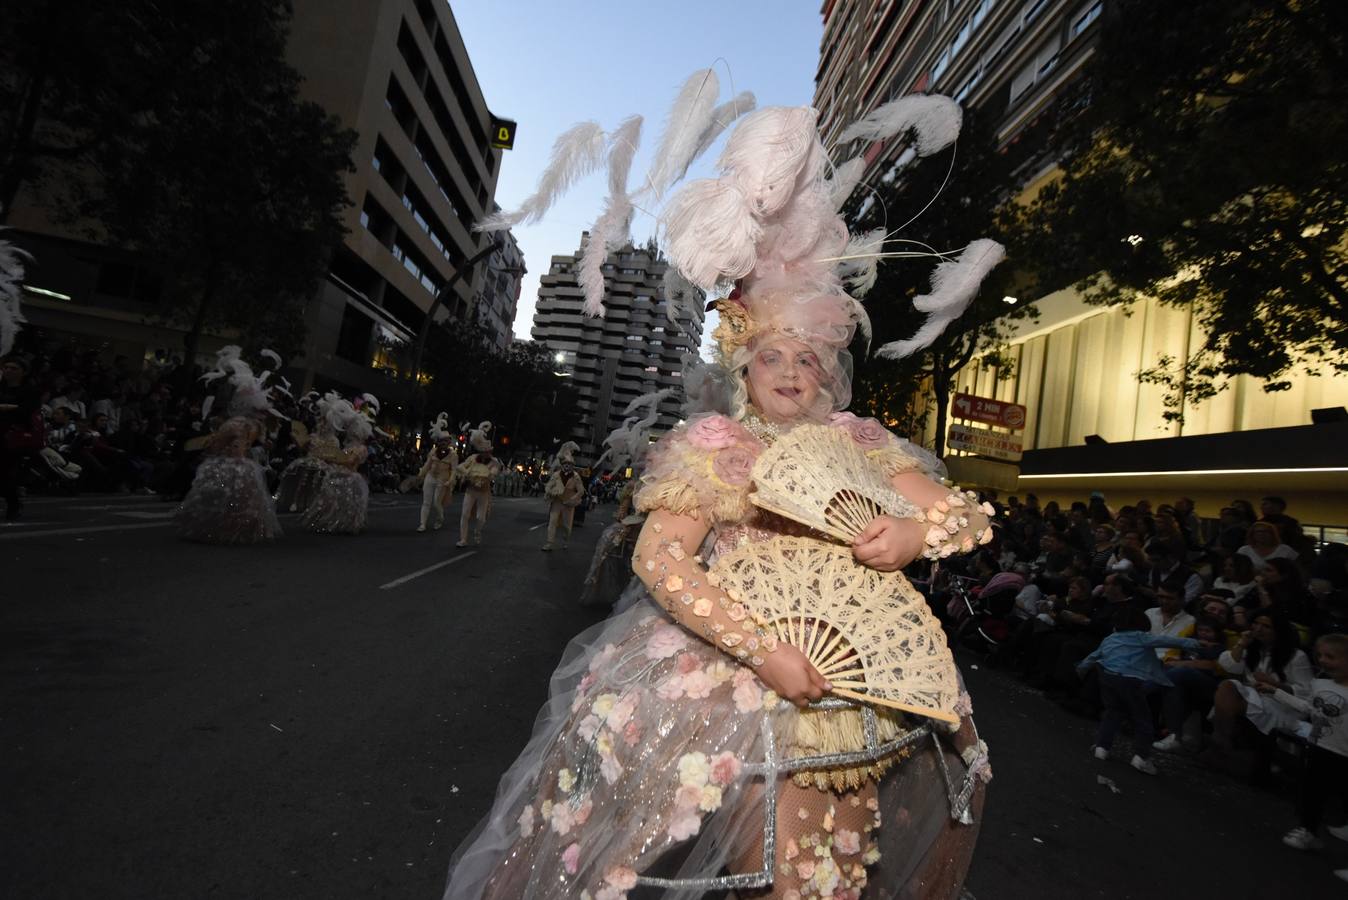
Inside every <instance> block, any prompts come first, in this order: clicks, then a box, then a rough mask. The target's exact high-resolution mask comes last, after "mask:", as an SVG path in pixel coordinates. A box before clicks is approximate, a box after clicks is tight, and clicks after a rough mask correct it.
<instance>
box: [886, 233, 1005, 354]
mask: <svg viewBox="0 0 1348 900" xmlns="http://www.w3.org/2000/svg"><path fill="white" fill-rule="evenodd" d="M1005 258H1006V249H1005V248H1004V247H1002V245H1001V244H999V243H997V242H996V241H993V240H989V239H987V238H979V239H978V240H976V241H973V242H971V243H970V244H969V246H967V247H965V248H964V252H963V253H961V254H960V255H959V258H958V259H954V260H947V261H945V262H943V263H941V264H939V265H938V266H937V267H936V269H935V271H933V272H932V275H931V293H930V294H922V295H921V296H918V297H914V298H913V308H914V309H917V310H919V311H921V312H925V313H929V315H928V316H927V321H926V322H924V323H922V327H921V328H919V329H918V330H917V333H916V334H914V335H913V336H912V337H910V338H908V339H907V340H903V341H891V342H890V343H888V344H885V345H884V346H883V347H881V348H880V349H879V350H878V351H876V355H877V356H881V357H884V358H885V359H902V358H904V357H905V356H911V355H912V354H914V353H916V352H917V351H919V350H922V349H924V348H926V347H928V346H930V345H931V342H932V341H934V340H936V339H937V338H938V337H940V335H941V332H943V331H945V329H946V326H947V325H949V324H950V323H951V322H953V321H955V320H956V319H958V318H959V317H960V316H961V315H963V314H964V311H965V310H966V309H968V308H969V304H970V303H972V302H973V299H974V297H975V296H976V295H977V294H978V288H979V285H981V284H982V282H983V279H984V278H986V277H987V275H988V273H989V272H991V271H992V270H993V268H994V267H996V265H997V264H998V263H1000V262H1001V261H1002V260H1003V259H1005Z"/></svg>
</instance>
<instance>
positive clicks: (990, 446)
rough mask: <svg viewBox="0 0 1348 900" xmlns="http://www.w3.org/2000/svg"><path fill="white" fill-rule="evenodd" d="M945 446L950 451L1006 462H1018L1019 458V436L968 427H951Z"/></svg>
mask: <svg viewBox="0 0 1348 900" xmlns="http://www.w3.org/2000/svg"><path fill="white" fill-rule="evenodd" d="M946 446H947V447H949V448H950V449H951V450H963V451H964V452H966V453H976V454H978V455H979V456H987V457H991V458H992V459H1001V460H1005V461H1006V462H1019V461H1020V456H1021V445H1020V435H1018V434H999V433H997V432H995V431H988V430H987V429H986V428H973V427H971V426H969V425H951V426H950V434H949V436H948V437H947V438H946Z"/></svg>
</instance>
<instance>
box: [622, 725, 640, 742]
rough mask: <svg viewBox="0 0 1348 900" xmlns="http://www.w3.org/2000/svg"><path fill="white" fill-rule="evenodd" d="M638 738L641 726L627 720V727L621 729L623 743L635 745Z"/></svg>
mask: <svg viewBox="0 0 1348 900" xmlns="http://www.w3.org/2000/svg"><path fill="white" fill-rule="evenodd" d="M639 740H641V726H640V725H638V724H637V723H636V722H628V723H627V727H626V728H624V729H623V743H625V744H626V745H627V746H629V747H635V746H636V745H637V741H639Z"/></svg>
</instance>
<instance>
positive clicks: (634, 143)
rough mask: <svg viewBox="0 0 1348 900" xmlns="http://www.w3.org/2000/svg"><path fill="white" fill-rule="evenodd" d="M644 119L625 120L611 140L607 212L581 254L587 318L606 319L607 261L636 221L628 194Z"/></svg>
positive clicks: (578, 275)
mask: <svg viewBox="0 0 1348 900" xmlns="http://www.w3.org/2000/svg"><path fill="white" fill-rule="evenodd" d="M641 123H642V119H641V116H631V117H630V118H627V119H625V120H623V123H622V124H621V125H619V126H618V129H617V130H616V131H615V132H613V136H612V138H611V139H610V140H609V153H608V190H609V195H608V200H607V201H606V203H605V205H604V211H603V212H602V213H600V214H599V218H598V219H596V220H595V222H594V224H593V225H591V226H590V236H589V238H588V239H587V241H586V243H585V250H584V251H583V252H582V254H581V260H580V271H579V272H578V273H577V281H578V283H579V284H580V287H581V290H582V291H583V292H584V295H585V302H584V305H583V306H582V311H583V312H584V314H585V315H587V316H594V317H602V316H603V315H604V260H605V259H606V258H607V257H608V253H609V251H610V250H612V249H615V248H617V247H619V246H621V245H622V244H624V243H626V239H627V233H628V226H629V223H630V222H631V221H632V199H631V197H630V196H629V195H628V193H627V179H628V175H629V174H630V173H631V171H632V158H633V157H634V156H636V152H637V147H638V145H640V143H641Z"/></svg>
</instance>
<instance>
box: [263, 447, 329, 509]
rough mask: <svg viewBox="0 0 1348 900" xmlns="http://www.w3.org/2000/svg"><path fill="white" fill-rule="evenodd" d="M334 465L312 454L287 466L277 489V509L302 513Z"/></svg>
mask: <svg viewBox="0 0 1348 900" xmlns="http://www.w3.org/2000/svg"><path fill="white" fill-rule="evenodd" d="M330 471H332V466H330V465H328V464H327V463H325V462H323V461H322V460H321V459H315V458H314V457H312V456H301V457H300V458H299V459H297V460H295V461H294V462H292V463H291V464H290V465H288V466H286V467H285V471H284V472H282V473H281V483H280V485H279V486H278V487H277V489H276V511H277V512H282V513H302V512H304V511H305V510H306V509H308V508H309V504H310V503H312V502H313V499H314V497H316V496H317V495H318V491H319V489H320V488H321V487H322V486H323V481H324V479H326V478H327V476H328V473H329V472H330Z"/></svg>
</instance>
